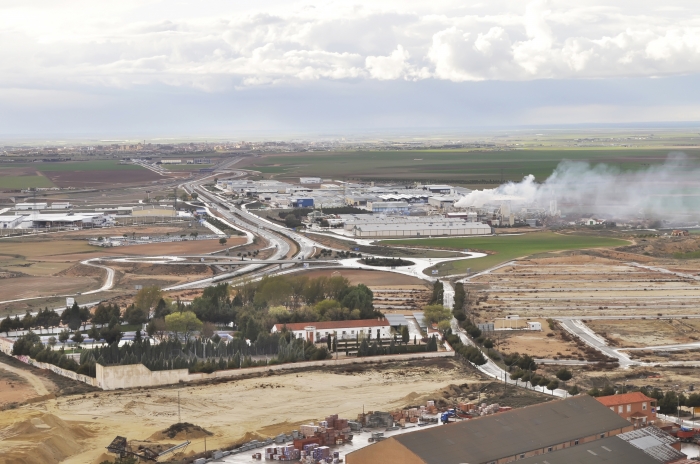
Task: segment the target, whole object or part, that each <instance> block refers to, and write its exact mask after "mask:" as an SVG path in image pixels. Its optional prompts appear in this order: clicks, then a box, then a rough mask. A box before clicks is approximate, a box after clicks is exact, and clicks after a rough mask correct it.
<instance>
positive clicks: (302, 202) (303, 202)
mask: <svg viewBox="0 0 700 464" xmlns="http://www.w3.org/2000/svg"><path fill="white" fill-rule="evenodd" d="M294 207H295V208H313V207H314V199H313V198H297V199H296V200H295V201H294Z"/></svg>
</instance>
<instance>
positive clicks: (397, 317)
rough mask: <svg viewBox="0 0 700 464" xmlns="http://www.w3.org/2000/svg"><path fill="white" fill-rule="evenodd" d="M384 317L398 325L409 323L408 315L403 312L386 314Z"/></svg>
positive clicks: (393, 325)
mask: <svg viewBox="0 0 700 464" xmlns="http://www.w3.org/2000/svg"><path fill="white" fill-rule="evenodd" d="M384 317H385V318H386V320H387V321H389V325H390V326H392V327H396V326H397V325H408V322H407V321H406V316H404V315H403V314H385V315H384Z"/></svg>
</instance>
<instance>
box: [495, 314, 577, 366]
mask: <svg viewBox="0 0 700 464" xmlns="http://www.w3.org/2000/svg"><path fill="white" fill-rule="evenodd" d="M529 320H530V321H532V322H539V323H541V324H542V331H534V330H513V331H510V330H508V331H496V332H494V333H493V334H488V336H490V337H491V335H493V336H492V337H491V338H493V339H494V341H495V342H496V343H498V348H499V350H501V351H504V352H506V353H514V352H518V353H526V354H528V355H530V356H532V357H533V358H545V359H552V358H559V357H573V358H579V357H583V356H584V355H583V353H582V352H581V351H580V350H579V349H578V348H577V346H576V344H575V343H573V342H572V341H566V340H563V339H562V338H561V337H558V336H556V335H557V332H556V331H552V330H551V329H550V328H549V324H548V323H547V321H546V320H544V319H537V318H532V319H529ZM499 322H502V321H499Z"/></svg>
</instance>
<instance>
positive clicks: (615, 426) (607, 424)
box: [346, 395, 658, 464]
mask: <svg viewBox="0 0 700 464" xmlns="http://www.w3.org/2000/svg"><path fill="white" fill-rule="evenodd" d="M632 430H634V425H632V424H630V423H629V422H627V421H626V420H625V419H623V418H621V417H620V416H618V415H617V414H615V413H613V412H612V411H610V409H608V408H607V407H605V406H603V405H602V404H601V403H600V402H598V401H596V399H595V398H593V397H590V396H588V395H580V396H575V397H570V398H567V399H564V400H559V401H550V402H546V403H542V404H538V405H534V406H529V407H525V408H521V409H514V410H511V411H507V412H502V413H499V414H494V415H488V416H483V417H479V418H477V419H472V420H468V421H462V422H456V423H452V424H448V425H443V426H440V427H433V428H428V429H423V430H419V431H416V432H411V433H405V434H402V435H396V436H393V437H390V438H387V439H386V440H383V441H380V442H378V443H376V444H372V445H370V446H367V447H366V448H363V449H360V450H357V451H354V452H352V453H349V454H348V455H347V456H346V462H347V463H348V464H364V463H368V462H381V463H383V464H462V463H470V464H496V463H498V464H501V463H506V462H512V461H516V460H518V461H520V460H525V459H526V458H531V457H537V458H540V459H541V458H542V456H541V455H545V454H546V455H548V456H549V455H550V453H551V456H554V455H555V453H556V452H558V451H559V450H565V449H569V448H576V447H578V446H580V445H586V446H591V445H589V444H591V442H593V443H596V442H599V441H600V440H602V439H604V438H608V437H614V436H615V435H619V434H621V433H625V432H630V431H632ZM620 441H621V442H622V441H623V440H620ZM623 447H625V445H620V448H623ZM637 454H638V453H637ZM530 462H533V463H534V462H540V463H544V462H545V461H538V460H537V459H535V460H534V461H530ZM560 462H563V461H560ZM569 462H573V463H575V462H576V461H569ZM582 462H588V461H582ZM622 462H625V461H622ZM640 462H644V461H640ZM550 464H553V463H551V462H550ZM656 464H658V463H656Z"/></svg>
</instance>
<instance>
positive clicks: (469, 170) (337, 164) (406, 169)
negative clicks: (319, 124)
mask: <svg viewBox="0 0 700 464" xmlns="http://www.w3.org/2000/svg"><path fill="white" fill-rule="evenodd" d="M671 151H673V150H672V149H665V148H649V149H623V148H600V149H595V148H591V149H578V148H571V149H567V148H551V149H541V148H539V149H535V148H531V149H522V150H498V151H495V150H494V151H488V150H476V149H475V150H466V149H457V150H447V149H445V150H406V151H336V152H319V153H308V152H306V153H289V154H273V155H262V158H255V159H246V160H244V161H243V162H242V163H240V164H239V165H237V166H239V167H245V168H247V169H253V170H258V171H260V172H262V173H264V174H273V175H274V176H275V177H276V178H280V179H283V178H290V179H291V178H298V177H299V176H321V177H335V178H339V177H340V178H343V177H349V178H361V179H395V180H401V179H406V180H425V181H441V182H454V183H462V184H469V183H500V182H501V180H506V181H507V180H513V181H518V180H521V179H522V178H523V177H524V176H526V175H528V174H533V175H534V176H535V177H536V178H537V179H538V180H544V179H545V178H547V177H548V176H549V175H550V174H551V173H552V171H553V170H554V169H555V168H556V166H557V165H558V164H559V162H560V161H562V160H565V159H568V160H575V161H586V162H590V163H607V164H611V165H614V166H615V167H617V168H619V169H621V170H623V171H632V170H637V169H642V168H644V167H647V166H648V165H649V164H659V163H663V161H664V160H665V159H666V156H667V155H668V153H669V152H671ZM684 152H685V153H686V154H687V155H688V156H689V157H690V158H691V159H692V160H694V161H695V162H698V161H699V160H700V150H698V149H689V150H684Z"/></svg>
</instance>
